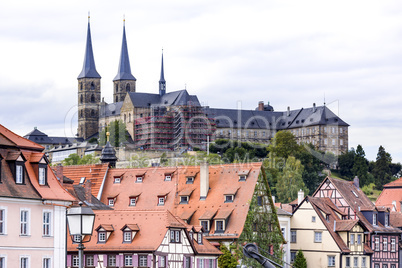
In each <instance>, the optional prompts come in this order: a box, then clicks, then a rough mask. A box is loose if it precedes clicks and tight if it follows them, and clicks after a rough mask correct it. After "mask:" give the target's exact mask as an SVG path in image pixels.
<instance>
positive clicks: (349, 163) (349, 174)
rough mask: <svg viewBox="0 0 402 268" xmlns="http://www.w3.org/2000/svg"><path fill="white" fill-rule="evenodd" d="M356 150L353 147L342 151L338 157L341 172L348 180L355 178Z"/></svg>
mask: <svg viewBox="0 0 402 268" xmlns="http://www.w3.org/2000/svg"><path fill="white" fill-rule="evenodd" d="M355 157H356V152H355V149H354V148H352V149H350V150H349V151H348V152H346V153H342V154H341V155H340V156H339V157H338V169H339V174H340V175H341V176H342V177H343V178H345V179H348V180H351V179H352V178H353V165H354V163H355Z"/></svg>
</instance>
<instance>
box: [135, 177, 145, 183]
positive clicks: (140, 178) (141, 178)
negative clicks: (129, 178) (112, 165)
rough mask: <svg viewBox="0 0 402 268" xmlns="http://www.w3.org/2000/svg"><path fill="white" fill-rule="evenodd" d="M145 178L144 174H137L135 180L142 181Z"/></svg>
mask: <svg viewBox="0 0 402 268" xmlns="http://www.w3.org/2000/svg"><path fill="white" fill-rule="evenodd" d="M143 179H144V177H143V176H136V180H135V182H138V183H142V180H143Z"/></svg>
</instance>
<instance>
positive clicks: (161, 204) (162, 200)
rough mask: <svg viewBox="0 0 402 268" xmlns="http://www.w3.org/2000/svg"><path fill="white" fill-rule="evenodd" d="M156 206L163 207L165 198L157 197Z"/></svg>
mask: <svg viewBox="0 0 402 268" xmlns="http://www.w3.org/2000/svg"><path fill="white" fill-rule="evenodd" d="M158 205H159V206H164V205H165V197H164V196H163V197H162V196H158Z"/></svg>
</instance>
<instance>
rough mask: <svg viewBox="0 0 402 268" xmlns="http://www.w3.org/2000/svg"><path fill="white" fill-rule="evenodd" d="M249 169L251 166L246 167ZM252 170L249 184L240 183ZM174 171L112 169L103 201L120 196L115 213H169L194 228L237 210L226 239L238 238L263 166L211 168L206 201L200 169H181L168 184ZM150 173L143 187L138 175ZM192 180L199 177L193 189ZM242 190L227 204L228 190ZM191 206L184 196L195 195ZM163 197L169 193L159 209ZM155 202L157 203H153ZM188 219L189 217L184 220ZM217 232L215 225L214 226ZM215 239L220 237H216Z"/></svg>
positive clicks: (196, 167) (229, 165) (248, 179)
mask: <svg viewBox="0 0 402 268" xmlns="http://www.w3.org/2000/svg"><path fill="white" fill-rule="evenodd" d="M245 165H247V166H246V167H245ZM244 169H247V170H249V174H248V176H247V179H246V181H239V172H242V170H244ZM171 170H172V168H171V167H169V168H167V167H152V168H138V169H110V170H109V171H108V174H107V178H106V181H105V185H104V190H103V194H102V198H101V201H102V202H103V203H106V202H107V197H106V196H115V195H117V194H119V196H118V197H117V199H116V202H115V204H114V209H116V210H123V209H132V210H160V209H168V210H170V211H172V213H173V214H174V215H178V216H180V217H181V218H188V215H189V214H191V213H194V214H193V216H192V217H191V221H190V223H189V224H190V225H200V219H204V218H208V219H212V217H213V216H214V214H215V213H216V212H217V211H218V209H221V210H233V212H232V215H231V220H230V222H229V224H228V226H227V228H226V230H225V232H224V234H222V236H224V237H225V238H227V239H232V238H238V237H239V235H240V234H241V232H242V230H243V226H244V222H245V219H246V216H247V212H248V208H249V204H250V201H251V199H252V196H253V193H254V188H255V185H256V183H257V181H258V176H259V174H260V171H261V163H248V164H227V165H211V166H209V188H210V190H209V192H208V195H207V198H206V200H200V188H199V185H200V174H199V173H200V166H179V167H177V169H176V171H175V173H174V175H173V176H172V180H171V181H165V174H166V172H170V171H171ZM146 171H148V172H147V173H146V175H145V177H144V180H143V182H142V183H138V182H136V180H135V177H136V174H143V173H145V172H146ZM122 172H124V173H125V174H124V180H122V181H121V182H120V183H113V177H114V175H115V174H121V173H122ZM188 176H195V179H194V182H193V185H191V184H187V183H186V181H187V180H186V178H187V177H188ZM236 188H237V189H238V190H237V193H236V196H235V198H234V200H233V202H228V203H225V202H224V201H225V194H226V189H236ZM191 189H194V190H193V191H192V193H191V197H190V198H189V202H188V204H180V195H179V193H180V194H183V193H186V192H187V193H188V191H191ZM139 193H141V196H140V197H139V198H138V200H137V202H136V205H135V206H129V198H130V197H132V196H134V195H137V194H139ZM161 193H169V194H168V195H167V198H166V200H165V204H164V206H158V202H157V198H158V195H160V194H161ZM152 200H154V201H152ZM183 215H185V216H183ZM211 230H214V225H212V226H211ZM211 232H213V231H211ZM214 237H217V234H215V236H214Z"/></svg>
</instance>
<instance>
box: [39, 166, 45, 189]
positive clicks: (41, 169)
mask: <svg viewBox="0 0 402 268" xmlns="http://www.w3.org/2000/svg"><path fill="white" fill-rule="evenodd" d="M38 175H39V176H38V177H39V178H38V179H39V185H46V184H47V170H46V165H39V172H38Z"/></svg>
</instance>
